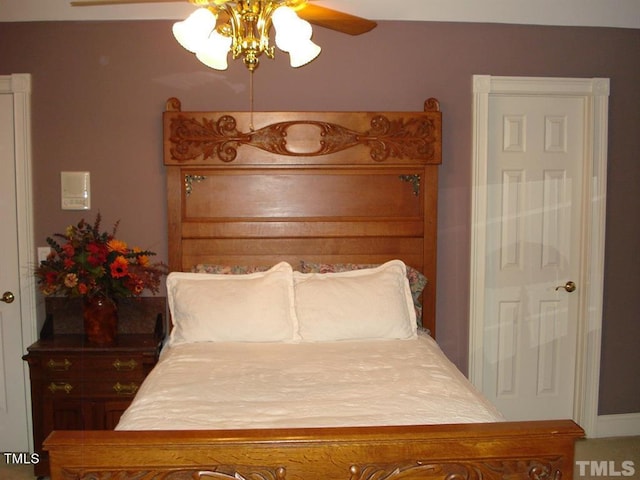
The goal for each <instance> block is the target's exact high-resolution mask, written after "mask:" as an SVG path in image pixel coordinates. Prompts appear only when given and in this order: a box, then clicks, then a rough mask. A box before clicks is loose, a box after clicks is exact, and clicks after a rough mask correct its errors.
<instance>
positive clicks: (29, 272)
mask: <svg viewBox="0 0 640 480" xmlns="http://www.w3.org/2000/svg"><path fill="white" fill-rule="evenodd" d="M0 94H3V95H7V94H11V95H13V121H14V125H15V130H14V149H15V151H14V158H15V169H16V170H15V172H16V173H15V175H16V178H15V181H16V217H17V224H18V231H17V237H18V268H19V271H20V277H19V285H20V287H19V288H20V290H19V294H18V302H19V307H20V319H21V328H22V350H23V351H24V352H26V349H27V347H28V346H29V345H31V344H32V343H33V342H35V340H36V338H37V306H36V298H37V297H36V282H35V276H34V273H33V272H34V266H35V260H36V259H35V244H34V234H33V193H32V190H33V187H32V162H31V75H30V74H27V73H17V74H12V75H2V76H0ZM23 377H24V388H25V402H26V409H27V427H28V428H29V436H28V438H29V449H30V451H33V438H32V435H31V434H30V432H31V431H32V418H31V396H30V395H29V369H28V368H27V365H26V362H23Z"/></svg>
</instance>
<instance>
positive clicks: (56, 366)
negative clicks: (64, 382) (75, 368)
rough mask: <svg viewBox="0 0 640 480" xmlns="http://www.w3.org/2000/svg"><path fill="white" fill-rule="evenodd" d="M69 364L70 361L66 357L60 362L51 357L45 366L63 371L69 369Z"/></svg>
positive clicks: (56, 370)
mask: <svg viewBox="0 0 640 480" xmlns="http://www.w3.org/2000/svg"><path fill="white" fill-rule="evenodd" d="M71 365H72V364H71V362H70V361H69V360H68V359H66V358H65V359H64V360H63V361H62V362H56V361H55V360H54V359H53V358H52V359H51V360H49V363H47V367H49V370H53V371H55V372H63V371H65V370H69V367H70V366H71Z"/></svg>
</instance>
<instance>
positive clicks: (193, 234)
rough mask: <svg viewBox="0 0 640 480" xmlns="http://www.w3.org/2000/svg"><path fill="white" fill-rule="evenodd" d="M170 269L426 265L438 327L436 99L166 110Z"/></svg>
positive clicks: (170, 105) (426, 320)
mask: <svg viewBox="0 0 640 480" xmlns="http://www.w3.org/2000/svg"><path fill="white" fill-rule="evenodd" d="M163 121H164V163H165V165H166V168H167V189H168V203H169V205H168V209H169V210H168V222H169V267H170V269H171V270H177V271H189V270H191V269H192V268H193V266H194V265H196V264H218V265H272V264H275V263H277V262H278V261H288V262H289V263H291V265H292V266H294V268H296V266H297V265H299V264H300V262H301V261H306V262H322V263H367V264H369V263H381V262H384V261H387V260H391V259H394V258H399V259H401V260H403V261H404V262H405V263H406V264H408V265H411V266H412V267H414V268H417V269H418V270H420V271H422V272H424V274H425V275H426V276H427V278H428V280H429V283H428V285H427V287H426V289H425V291H424V293H423V304H424V311H423V320H422V322H423V326H425V327H426V328H429V329H430V330H431V331H432V332H433V334H435V292H436V244H437V231H436V229H437V195H438V165H439V164H440V163H441V158H442V119H441V113H440V111H439V107H438V102H437V101H436V100H435V99H429V100H427V101H426V102H425V108H424V111H423V112H254V113H248V112H182V111H181V107H180V102H179V100H177V99H175V98H172V99H169V101H168V102H167V110H166V111H165V112H164V120H163Z"/></svg>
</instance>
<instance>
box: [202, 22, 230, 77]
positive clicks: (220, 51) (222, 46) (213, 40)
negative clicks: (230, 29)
mask: <svg viewBox="0 0 640 480" xmlns="http://www.w3.org/2000/svg"><path fill="white" fill-rule="evenodd" d="M231 42H232V40H231V37H226V36H224V35H220V34H219V33H218V32H217V31H215V30H214V31H213V32H211V35H209V38H207V40H206V41H205V43H204V44H203V45H202V47H201V48H200V49H199V50H198V51H197V52H196V58H197V59H198V60H200V61H201V62H202V63H204V64H205V65H206V66H207V67H210V68H215V69H216V70H226V69H227V67H228V66H229V64H228V63H227V54H228V53H229V49H230V48H231Z"/></svg>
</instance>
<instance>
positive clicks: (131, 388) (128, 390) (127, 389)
mask: <svg viewBox="0 0 640 480" xmlns="http://www.w3.org/2000/svg"><path fill="white" fill-rule="evenodd" d="M138 388H140V385H137V384H135V383H133V382H131V383H130V384H128V385H126V384H122V383H120V382H117V383H116V384H115V385H114V386H113V389H114V390H115V391H116V393H117V394H118V395H135V394H136V392H137V391H138Z"/></svg>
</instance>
